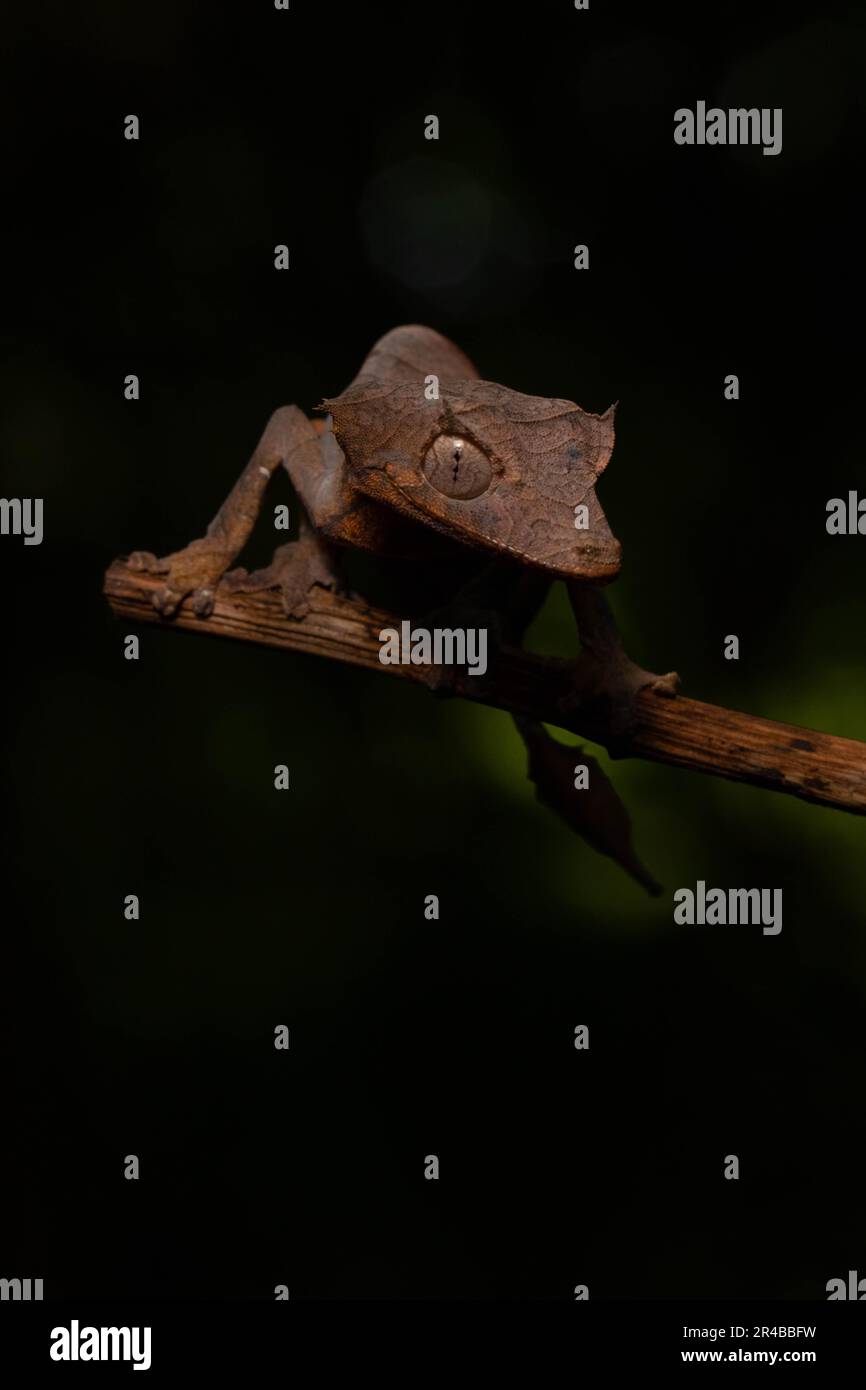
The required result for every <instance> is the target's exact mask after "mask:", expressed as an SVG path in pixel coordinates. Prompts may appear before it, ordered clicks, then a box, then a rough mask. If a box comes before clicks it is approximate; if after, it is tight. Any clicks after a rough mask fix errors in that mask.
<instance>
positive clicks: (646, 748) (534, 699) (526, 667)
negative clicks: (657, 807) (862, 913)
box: [105, 559, 866, 815]
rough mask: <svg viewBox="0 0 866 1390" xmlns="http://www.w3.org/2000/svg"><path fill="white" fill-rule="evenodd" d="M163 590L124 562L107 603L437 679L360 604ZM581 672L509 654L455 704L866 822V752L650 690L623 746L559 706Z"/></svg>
mask: <svg viewBox="0 0 866 1390" xmlns="http://www.w3.org/2000/svg"><path fill="white" fill-rule="evenodd" d="M163 583H164V580H163V579H162V578H159V577H157V576H153V575H148V574H145V573H142V572H139V571H133V570H130V569H129V568H128V566H127V564H126V561H125V560H123V559H120V560H115V562H114V563H113V564H112V565H111V567H110V568H109V570H108V572H107V574H106V577H105V594H106V596H107V598H108V601H109V603H110V604H111V607H112V609H113V611H114V612H115V613H116V614H117V615H118V616H119V617H124V618H132V619H134V620H136V621H137V622H151V623H159V624H160V625H161V626H164V627H175V628H181V629H184V630H186V631H190V632H209V633H213V634H214V635H216V636H221V637H234V638H237V639H238V640H240V641H242V642H256V643H259V644H260V645H263V646H266V647H280V648H283V649H285V650H286V651H299V652H309V653H312V654H313V655H315V656H327V657H330V658H331V659H332V660H334V661H345V662H348V663H350V664H351V665H353V666H364V667H366V668H367V669H368V670H371V671H378V672H380V673H384V674H390V675H394V676H398V677H400V678H402V679H404V680H412V681H416V682H420V683H423V682H424V680H425V676H426V675H427V670H426V668H424V667H421V666H396V665H395V666H384V665H382V663H381V662H380V661H379V652H380V650H381V644H380V642H379V633H380V631H381V630H382V629H383V628H386V627H395V626H396V627H398V628H399V624H400V619H399V618H395V617H394V615H393V614H389V613H384V612H382V611H380V610H377V609H374V608H371V607H369V606H368V605H367V604H365V603H364V602H363V601H361V600H360V599H358V598H348V597H345V596H339V595H335V594H332V593H330V592H328V591H327V590H325V589H320V588H315V589H313V591H312V594H311V608H310V612H309V613H308V614H307V615H306V617H305V618H303V619H301V620H296V619H293V618H287V617H286V616H285V614H284V612H283V609H282V606H281V603H280V597H279V594H278V593H276V592H268V593H257V594H228V593H226V592H225V591H224V590H220V589H218V590H217V595H216V605H215V608H214V611H213V613H212V614H211V616H210V617H208V618H198V617H196V615H195V614H194V613H193V612H192V611H191V610H190V609H189V608H188V606H187V605H184V606H183V607H182V608H181V610H180V612H179V613H178V615H177V616H176V617H175V618H172V619H170V620H166V619H164V618H161V617H160V615H159V614H158V613H157V612H156V610H155V608H154V607H153V603H152V597H153V594H154V592H155V591H156V590H157V589H159V588H160V587H161V586H162V585H163ZM569 670H570V664H569V663H568V662H566V661H561V660H555V659H553V658H549V657H541V656H536V655H533V654H532V653H529V652H523V651H518V650H515V649H508V648H506V649H505V651H504V652H503V654H502V658H501V660H500V661H498V662H497V664H496V667H495V670H493V671H492V672H490V673H488V675H487V676H486V677H483V678H478V677H472V676H468V675H462V676H458V678H457V684H456V690H455V693H456V694H457V695H459V696H461V697H463V698H464V699H469V700H476V701H480V702H481V703H483V704H488V705H493V706H495V707H496V708H499V709H504V710H509V711H511V713H513V714H527V715H531V716H533V717H535V718H536V719H541V720H543V721H544V722H545V723H548V724H554V725H558V726H559V727H560V728H563V729H568V730H570V731H572V732H573V733H576V734H580V735H583V736H584V737H586V738H590V739H592V740H593V741H594V742H596V743H600V744H602V745H603V746H605V747H607V748H609V749H610V751H611V752H612V753H613V754H614V756H617V757H638V758H648V759H651V760H652V761H653V762H661V763H670V764H673V765H674V766H675V767H684V768H691V769H692V770H693V771H696V772H706V773H710V774H712V775H713V776H716V777H727V778H730V779H732V780H733V781H738V782H749V783H751V784H753V785H754V786H757V787H765V788H767V789H769V790H771V791H779V792H787V793H788V794H789V795H791V796H798V797H801V798H802V799H803V800H804V801H813V802H817V803H818V804H819V805H824V806H833V807H836V808H837V809H840V810H845V811H852V812H854V813H856V814H858V815H863V814H864V813H866V743H861V742H859V741H857V740H854V739H848V738H839V737H838V736H837V735H835V734H822V733H816V732H814V731H812V730H810V729H800V728H797V727H796V726H795V725H792V724H779V723H777V722H776V721H775V720H772V719H761V718H757V717H756V716H754V715H751V714H743V713H741V712H739V711H738V710H728V709H722V708H721V707H720V706H718V705H710V704H705V703H703V702H702V701H700V700H690V699H687V698H686V697H684V696H677V697H675V698H673V699H670V698H664V697H662V696H659V695H656V694H654V693H653V692H652V691H650V690H646V691H643V692H642V693H641V695H640V696H639V697H638V700H637V723H636V726H635V728H634V729H633V730H632V731H631V733H630V734H629V736H628V739H627V741H625V742H621V743H614V742H613V741H612V740H611V738H610V737H609V736H608V734H607V731H606V730H605V729H604V728H603V727H599V726H597V725H596V726H593V725H590V724H589V723H588V722H587V721H586V720H585V719H581V718H580V717H579V716H575V717H569V718H566V717H564V716H563V714H562V711H561V709H560V707H559V702H560V700H561V699H562V698H563V696H564V695H566V694H567V693H568V690H569Z"/></svg>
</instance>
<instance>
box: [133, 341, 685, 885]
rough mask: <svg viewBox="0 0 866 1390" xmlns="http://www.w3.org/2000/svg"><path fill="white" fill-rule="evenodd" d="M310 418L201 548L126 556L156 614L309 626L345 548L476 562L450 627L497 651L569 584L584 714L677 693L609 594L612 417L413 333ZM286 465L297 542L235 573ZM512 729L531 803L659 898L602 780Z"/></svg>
mask: <svg viewBox="0 0 866 1390" xmlns="http://www.w3.org/2000/svg"><path fill="white" fill-rule="evenodd" d="M318 409H319V410H320V411H323V412H325V418H324V419H316V420H310V419H308V418H307V416H306V415H304V413H303V412H302V411H301V410H300V409H299V408H298V407H297V406H295V405H290V406H284V407H283V408H282V409H280V410H277V411H276V412H275V413H274V414H273V415H272V416H271V419H270V420H269V422H268V424H267V426H266V428H265V431H264V434H263V435H262V437H261V440H260V441H259V444H258V446H257V448H256V450H255V452H254V454H253V456H252V458H251V459H250V462H249V463H248V464H247V466H246V468H245V470H244V472H243V474H242V475H241V477H240V478H239V480H238V482H237V483H236V484H235V486H234V487H233V488H232V491H231V492H230V493H229V496H228V497H227V498H226V500H225V502H224V503H223V505H222V507H221V508H220V510H219V511H218V513H217V515H216V516H215V517H214V519H213V521H212V522H211V524H210V526H209V527H208V529H207V533H206V534H205V536H204V537H202V538H201V539H200V540H195V541H192V542H191V544H190V545H188V546H186V547H184V549H183V550H180V551H177V552H176V553H174V554H172V555H167V556H165V557H164V558H162V559H158V558H157V557H156V556H154V555H152V554H150V553H149V552H146V551H136V552H135V553H134V554H133V555H131V556H130V558H129V564H130V567H131V568H133V569H139V570H147V571H150V572H152V573H156V574H160V575H165V584H164V586H163V587H162V588H161V589H160V590H159V591H158V592H157V594H156V595H155V597H154V604H155V606H156V607H157V609H158V610H159V612H160V613H161V614H163V615H164V616H165V617H170V616H172V614H174V613H175V612H176V611H177V609H178V607H179V606H180V604H181V603H183V602H184V601H185V600H187V599H188V600H189V602H190V604H191V606H192V608H193V610H194V611H195V612H196V613H197V614H198V615H199V616H202V617H206V616H207V615H208V614H209V613H210V611H211V610H212V608H213V604H214V595H215V591H216V589H217V586H218V585H223V586H225V588H226V589H227V590H230V591H234V592H243V591H246V592H254V591H256V590H261V589H268V588H278V589H279V590H280V591H281V593H282V597H283V604H284V607H285V611H286V613H287V615H288V616H290V617H293V618H303V616H304V614H305V613H306V612H307V611H308V608H309V595H310V592H311V590H312V589H313V587H314V586H315V585H321V586H322V587H324V588H329V589H333V588H335V587H338V586H339V585H340V574H339V563H338V552H339V547H341V546H348V547H352V548H354V549H358V550H364V551H370V552H372V553H373V554H375V555H377V556H381V557H383V558H385V559H387V558H388V557H390V558H392V559H397V558H407V557H408V558H410V559H411V558H414V559H415V560H417V561H420V562H423V563H426V564H427V565H431V564H433V565H437V566H440V567H442V570H443V572H444V573H445V574H447V573H448V566H449V556H454V555H455V547H456V548H457V549H458V550H460V551H461V552H463V551H465V550H466V549H467V548H469V549H471V550H474V551H476V552H483V553H485V554H486V557H487V560H488V562H489V563H488V564H487V565H486V567H485V568H484V570H483V571H482V572H481V574H480V575H479V576H478V577H476V578H475V579H474V580H473V582H472V583H471V584H469V585H468V586H464V588H463V589H462V590H461V592H460V593H458V594H457V595H456V596H455V597H454V599H453V602H452V606H451V608H450V610H449V617H450V618H451V624H450V625H451V626H454V625H455V621H454V620H455V617H456V616H457V615H458V614H459V611H460V605H461V603H462V604H464V605H467V604H469V605H471V609H472V610H473V611H474V612H477V611H478V610H479V608H480V609H481V610H482V611H483V612H485V613H488V614H489V615H490V616H491V620H492V623H493V627H494V631H495V633H496V634H497V635H499V637H500V638H508V639H509V640H511V641H519V640H520V638H521V637H522V634H523V632H524V630H525V628H526V627H527V626H528V624H529V622H530V621H531V619H532V618H533V616H534V615H535V613H536V612H537V611H538V609H539V608H540V606H541V604H542V602H543V600H544V598H545V596H546V593H547V591H548V589H549V587H550V584H551V583H552V582H553V581H554V580H555V579H562V580H564V581H565V583H566V586H567V589H568V593H569V597H570V600H571V604H572V607H573V610H574V614H575V618H576V620H577V625H578V631H579V635H580V642H581V652H580V656H579V658H578V660H577V662H576V664H575V675H574V700H575V702H576V703H580V702H584V703H599V702H600V703H601V704H602V705H604V706H606V707H607V710H608V713H609V720H608V722H609V724H610V726H611V727H612V728H614V729H616V728H619V729H624V728H626V727H627V725H628V721H629V717H630V711H631V708H632V702H633V699H634V696H635V694H636V693H637V692H638V691H640V690H642V689H643V688H644V687H646V686H648V685H649V686H652V687H653V688H654V689H655V690H656V691H658V693H660V694H663V695H672V694H674V693H675V690H676V685H677V679H678V678H677V677H676V674H675V673H673V672H671V673H669V674H668V675H666V676H656V675H653V674H652V673H651V672H648V671H643V670H641V669H640V668H639V667H638V666H636V665H635V664H634V663H633V662H632V661H631V660H630V659H629V658H628V656H627V655H626V653H625V652H624V650H623V647H622V644H621V642H620V639H619V636H618V633H617V631H616V627H615V625H614V622H613V618H612V616H611V614H610V611H609V608H608V606H607V604H606V602H605V600H604V597H603V595H602V593H601V589H600V587H599V586H600V585H603V584H606V583H607V582H609V581H610V580H611V579H613V578H615V576H616V575H617V574H618V572H619V569H620V563H621V547H620V544H619V541H617V539H616V537H615V536H614V535H613V533H612V532H611V529H610V527H609V525H608V523H607V519H606V517H605V515H604V512H603V511H602V508H601V505H600V503H599V501H598V498H597V496H596V493H595V484H596V481H597V479H598V478H599V476H600V474H601V473H602V472H603V470H604V469H605V467H606V466H607V463H608V460H609V459H610V456H611V451H612V449H613V442H614V407H611V408H610V409H609V410H607V411H605V413H604V414H603V415H593V414H590V413H588V412H587V411H584V410H582V409H581V408H580V407H579V406H577V405H575V404H573V403H572V402H571V401H564V400H548V399H546V398H544V397H539V396H526V395H522V394H521V393H519V392H517V391H512V390H509V389H508V388H507V387H505V386H500V385H497V384H496V383H495V382H490V381H483V380H481V378H480V377H479V374H478V372H477V370H476V369H475V367H474V366H473V364H472V362H470V361H469V359H468V358H467V357H466V356H465V355H464V354H463V353H462V352H461V351H460V349H459V348H458V347H456V346H455V345H454V344H453V343H451V342H449V341H448V339H446V338H444V337H442V336H441V335H440V334H439V333H436V332H434V330H433V329H430V328H423V327H419V326H416V325H409V326H405V327H402V328H395V329H393V330H392V331H391V332H390V333H387V334H386V335H385V336H384V337H383V338H381V339H380V340H379V342H377V343H376V345H375V346H374V347H373V349H372V350H371V352H370V353H369V354H368V356H367V358H366V359H365V361H364V364H363V366H362V367H361V370H360V371H359V372H358V375H357V376H356V377H355V379H354V380H353V381H352V382H351V384H350V385H349V386H348V387H347V388H346V390H345V391H343V392H342V394H341V395H339V396H336V397H334V398H332V399H326V400H325V401H323V402H322V404H321V406H320V407H318ZM281 464H282V465H283V466H284V467H285V469H286V470H287V472H288V474H289V477H290V478H291V481H292V483H293V485H294V488H295V490H296V492H297V494H298V497H299V498H300V500H301V503H302V504H303V508H304V513H305V519H304V521H303V522H302V525H301V528H300V534H299V537H298V539H297V540H296V541H292V542H289V543H287V544H284V545H281V546H279V547H278V548H277V549H276V550H275V552H274V555H273V558H272V561H271V563H270V564H269V565H268V566H267V567H266V568H264V569H261V570H257V571H255V572H254V573H252V574H248V573H247V571H246V570H245V569H234V570H232V569H230V567H231V566H232V564H233V562H234V561H235V560H236V558H237V557H238V555H239V554H240V552H241V550H242V548H243V546H244V545H245V543H246V541H247V539H248V537H249V536H250V534H251V532H252V529H253V526H254V524H255V522H256V519H257V517H258V514H259V511H260V508H261V504H262V499H263V496H264V492H265V489H266V487H267V485H268V482H269V480H270V478H271V476H272V474H273V473H274V472H275V470H276V469H277V468H278V467H279V466H280V465H281ZM432 683H433V684H434V685H436V684H440V677H438V676H437V677H436V678H435V679H434V680H433V681H432ZM515 722H516V724H517V727H518V729H519V730H520V733H521V735H522V737H523V738H524V740H525V742H526V744H527V748H528V750H529V773H530V776H531V777H532V778H533V780H534V781H535V782H536V786H537V791H538V796H539V798H540V799H541V800H542V801H544V802H545V803H546V804H547V805H549V806H551V807H552V808H553V809H555V810H557V811H558V812H559V814H560V815H562V816H563V817H564V819H566V820H567V821H568V822H569V823H570V824H571V825H572V826H573V827H574V828H575V829H576V830H578V832H579V833H580V834H582V835H583V836H584V838H586V839H587V840H588V841H589V842H590V843H592V844H594V845H595V847H596V848H597V849H599V850H601V851H602V852H603V853H607V854H610V855H612V856H613V857H614V858H615V859H616V860H617V861H618V862H619V863H621V864H622V865H623V867H624V868H626V869H627V870H628V872H630V873H631V874H632V875H633V876H634V877H635V878H637V879H638V880H639V881H640V882H642V883H643V884H644V886H645V887H647V888H648V889H649V891H651V892H652V891H657V885H655V883H654V881H653V880H652V878H651V877H650V875H649V874H648V873H647V871H646V870H645V869H644V868H643V866H642V865H641V863H640V861H639V860H638V859H637V858H636V856H635V854H634V851H633V849H632V848H631V832H630V825H629V821H628V815H627V813H626V811H625V808H624V807H622V804H621V802H620V801H619V798H618V797H617V796H616V793H615V792H614V790H613V788H612V786H611V784H610V782H609V781H608V780H607V778H606V777H605V774H604V772H603V771H602V769H601V767H600V766H599V764H598V763H597V762H595V760H594V759H591V758H590V757H589V755H588V754H586V753H585V752H583V751H581V752H580V756H581V760H582V761H583V762H584V763H587V764H589V766H590V779H589V780H590V785H589V787H588V788H586V789H585V790H575V789H574V781H573V769H574V761H575V756H576V754H577V753H578V751H579V750H577V749H575V748H571V747H566V746H564V745H563V744H560V743H558V742H556V741H555V740H553V739H552V738H551V737H550V735H549V734H548V733H547V732H546V731H545V729H544V728H543V726H542V725H540V724H538V723H536V722H534V721H531V720H527V719H524V718H518V719H517V720H516V721H515Z"/></svg>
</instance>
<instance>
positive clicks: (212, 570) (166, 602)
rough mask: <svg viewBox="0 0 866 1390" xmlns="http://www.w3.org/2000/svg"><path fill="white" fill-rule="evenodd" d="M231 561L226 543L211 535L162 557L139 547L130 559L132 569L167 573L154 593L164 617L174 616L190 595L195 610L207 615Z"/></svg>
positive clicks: (150, 572)
mask: <svg viewBox="0 0 866 1390" xmlns="http://www.w3.org/2000/svg"><path fill="white" fill-rule="evenodd" d="M227 563H228V558H227V556H226V551H225V547H224V546H222V545H220V544H219V543H218V542H216V541H214V540H213V539H212V538H211V537H209V536H205V537H203V538H202V539H201V540H196V541H191V542H190V544H189V545H188V546H185V547H184V549H183V550H177V551H175V553H174V554H173V555H166V556H163V557H162V558H161V559H160V558H157V556H156V555H153V554H151V552H150V551H149V550H135V551H133V553H132V554H131V555H130V557H129V560H128V564H129V568H130V569H131V570H138V571H139V572H141V571H144V572H145V573H147V574H164V575H166V581H165V584H164V586H163V587H162V588H161V589H158V590H157V592H156V593H155V594H154V596H153V606H154V608H155V609H156V611H157V612H158V613H161V614H162V616H163V617H164V618H171V617H173V616H174V614H175V613H176V612H177V610H178V609H179V608H180V605H181V604H182V603H183V601H184V599H185V598H187V596H188V595H192V598H191V601H190V607H191V608H192V610H193V612H194V613H196V614H197V615H198V617H200V618H207V617H208V616H209V615H210V613H211V612H212V611H213V605H214V594H215V591H216V587H217V585H218V583H219V581H220V579H221V577H222V575H223V573H224V571H225V567H226V564H227Z"/></svg>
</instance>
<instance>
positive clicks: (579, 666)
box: [559, 647, 680, 738]
mask: <svg viewBox="0 0 866 1390" xmlns="http://www.w3.org/2000/svg"><path fill="white" fill-rule="evenodd" d="M679 685H680V677H679V675H678V674H677V672H676V671H668V672H667V673H666V674H665V675H663V676H660V675H656V674H655V673H654V672H653V671H645V670H643V668H642V667H640V666H637V665H636V664H635V662H633V661H632V660H631V658H630V657H629V656H627V655H626V653H625V651H624V650H623V649H622V648H621V647H619V648H616V649H614V650H612V651H607V652H605V654H604V657H603V658H601V657H600V656H598V655H597V654H596V653H595V652H593V651H591V650H589V649H584V650H583V651H582V652H581V653H580V655H579V656H578V658H577V661H576V662H575V666H574V674H573V678H572V688H571V690H570V691H569V692H568V693H567V694H566V695H565V696H563V697H562V699H561V700H560V701H559V708H560V710H561V711H562V713H563V714H564V715H566V716H569V715H573V714H577V713H581V714H586V715H587V716H588V717H589V718H590V720H591V721H592V722H599V723H601V724H603V726H604V727H605V729H606V730H608V731H609V732H610V734H611V735H612V736H613V737H614V738H617V737H622V736H623V735H625V734H627V733H628V731H629V729H630V728H631V727H632V725H633V723H634V715H635V711H634V702H635V698H636V696H637V695H639V694H640V692H641V691H642V690H646V689H647V688H649V689H651V690H653V691H655V693H656V694H657V695H661V696H663V697H665V698H666V699H672V698H673V697H674V696H675V695H676V693H677V691H678V689H679Z"/></svg>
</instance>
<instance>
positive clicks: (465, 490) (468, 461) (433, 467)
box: [423, 434, 493, 498]
mask: <svg viewBox="0 0 866 1390" xmlns="http://www.w3.org/2000/svg"><path fill="white" fill-rule="evenodd" d="M423 468H424V477H425V478H426V479H427V481H428V483H429V484H430V486H431V487H435V489H436V491H437V492H443V493H444V494H445V496H446V497H459V498H469V497H480V496H481V494H482V492H486V491H487V489H488V488H489V486H490V480H491V478H492V477H493V469H492V467H491V465H490V460H489V459H488V458H487V457H486V455H485V454H483V453H482V452H481V450H480V449H479V448H478V447H477V445H475V444H471V443H470V442H469V440H468V439H459V438H458V437H457V436H456V435H453V434H440V435H439V438H438V439H434V441H433V443H432V444H431V445H430V448H429V449H428V450H427V456H426V458H425V459H424V465H423Z"/></svg>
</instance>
